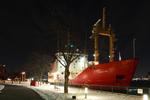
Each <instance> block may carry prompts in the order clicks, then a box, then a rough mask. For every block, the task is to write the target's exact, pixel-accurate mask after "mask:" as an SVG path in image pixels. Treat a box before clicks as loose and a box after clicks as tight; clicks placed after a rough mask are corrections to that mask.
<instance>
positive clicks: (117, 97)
mask: <svg viewBox="0 0 150 100" xmlns="http://www.w3.org/2000/svg"><path fill="white" fill-rule="evenodd" d="M15 85H22V86H26V87H28V88H31V89H33V90H34V91H36V92H37V93H38V94H39V95H40V96H41V97H42V98H44V99H45V100H73V96H75V97H74V100H75V98H76V100H150V96H149V97H148V95H128V94H122V93H112V92H106V91H100V90H90V89H88V90H86V92H87V93H85V89H84V88H75V87H69V93H68V94H64V93H63V86H56V85H51V84H42V85H40V86H36V87H35V86H30V84H29V83H26V82H24V83H23V82H22V83H21V84H15Z"/></svg>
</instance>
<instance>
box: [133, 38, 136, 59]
mask: <svg viewBox="0 0 150 100" xmlns="http://www.w3.org/2000/svg"><path fill="white" fill-rule="evenodd" d="M135 41H136V38H133V58H135Z"/></svg>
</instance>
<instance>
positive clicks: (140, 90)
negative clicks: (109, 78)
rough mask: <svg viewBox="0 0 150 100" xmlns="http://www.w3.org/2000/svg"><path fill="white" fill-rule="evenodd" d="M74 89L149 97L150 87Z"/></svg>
mask: <svg viewBox="0 0 150 100" xmlns="http://www.w3.org/2000/svg"><path fill="white" fill-rule="evenodd" d="M75 87H80V88H85V87H87V88H89V89H91V90H94V91H95V90H96V91H97V92H99V91H108V92H113V93H124V94H129V95H143V94H148V95H150V87H137V86H136V87H134V86H110V85H91V84H90V85H87V84H85V85H76V86H75Z"/></svg>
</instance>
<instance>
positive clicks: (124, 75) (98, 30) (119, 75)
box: [49, 8, 138, 86]
mask: <svg viewBox="0 0 150 100" xmlns="http://www.w3.org/2000/svg"><path fill="white" fill-rule="evenodd" d="M99 36H104V37H108V40H109V62H108V63H103V64H99V56H101V53H100V52H99ZM91 37H92V38H93V40H94V61H93V65H90V66H88V65H89V64H88V63H87V62H88V61H87V56H86V55H82V57H81V59H80V61H79V63H77V64H76V65H75V63H73V64H72V65H71V66H70V70H73V71H72V72H70V76H74V77H72V78H70V80H69V84H71V85H88V86H102V85H103V86H129V85H130V83H131V80H132V77H133V75H134V73H135V69H136V66H137V63H138V60H137V59H134V58H133V59H127V60H121V59H119V60H118V61H116V60H114V58H115V49H114V44H115V42H116V39H115V34H114V33H113V32H112V29H111V25H109V27H105V8H103V17H102V20H101V19H99V20H98V21H97V22H96V23H95V24H94V25H93V30H92V36H91ZM81 62H86V63H84V64H81ZM72 66H76V67H72ZM74 68H76V69H74ZM63 77H64V68H63V67H61V65H60V64H59V62H58V61H57V62H56V63H55V64H54V66H53V69H52V71H51V72H50V73H49V80H50V81H51V82H56V80H57V82H58V80H59V81H61V82H63ZM51 79H53V80H51Z"/></svg>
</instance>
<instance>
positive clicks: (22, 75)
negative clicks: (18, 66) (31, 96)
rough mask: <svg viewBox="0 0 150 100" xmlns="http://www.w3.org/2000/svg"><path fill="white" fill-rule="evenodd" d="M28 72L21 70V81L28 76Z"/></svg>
mask: <svg viewBox="0 0 150 100" xmlns="http://www.w3.org/2000/svg"><path fill="white" fill-rule="evenodd" d="M25 74H26V72H21V81H25V78H26V75H25Z"/></svg>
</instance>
